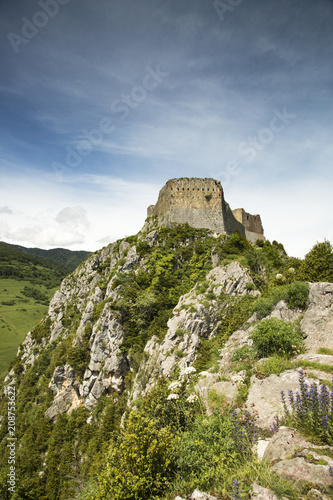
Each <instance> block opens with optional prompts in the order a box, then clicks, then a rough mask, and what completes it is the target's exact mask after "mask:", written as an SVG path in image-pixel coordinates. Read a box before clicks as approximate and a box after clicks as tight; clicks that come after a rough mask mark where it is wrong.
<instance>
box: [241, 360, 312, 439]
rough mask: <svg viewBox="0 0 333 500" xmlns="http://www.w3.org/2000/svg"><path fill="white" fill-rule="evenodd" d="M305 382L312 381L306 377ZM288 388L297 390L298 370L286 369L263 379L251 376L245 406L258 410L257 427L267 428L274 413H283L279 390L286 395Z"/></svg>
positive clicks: (271, 421) (279, 414) (272, 419)
mask: <svg viewBox="0 0 333 500" xmlns="http://www.w3.org/2000/svg"><path fill="white" fill-rule="evenodd" d="M306 382H307V383H308V384H309V385H311V383H312V381H311V380H309V379H306ZM290 389H291V390H292V391H294V392H295V391H298V390H299V371H298V370H287V371H285V372H283V373H281V374H280V375H274V374H272V375H269V376H268V377H266V378H265V379H263V380H260V379H258V378H257V377H256V376H255V375H253V376H252V377H251V385H250V389H249V394H248V397H247V400H246V406H247V407H248V409H255V410H257V411H258V425H259V427H262V428H265V429H267V428H269V427H270V426H271V425H272V424H273V422H274V419H275V416H276V415H277V416H279V417H282V416H283V415H284V410H283V405H282V401H281V391H284V392H285V395H287V394H288V390H290ZM286 399H288V398H287V397H286Z"/></svg>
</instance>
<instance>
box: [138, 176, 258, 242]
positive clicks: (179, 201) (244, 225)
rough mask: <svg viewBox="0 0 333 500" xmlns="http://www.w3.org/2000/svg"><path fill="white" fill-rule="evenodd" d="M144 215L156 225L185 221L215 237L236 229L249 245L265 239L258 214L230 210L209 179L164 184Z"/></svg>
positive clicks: (182, 180) (220, 190) (219, 185)
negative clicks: (155, 200) (155, 219)
mask: <svg viewBox="0 0 333 500" xmlns="http://www.w3.org/2000/svg"><path fill="white" fill-rule="evenodd" d="M147 216H148V217H153V216H156V217H157V218H158V222H159V225H165V226H169V225H170V224H171V223H173V222H176V223H178V224H184V223H186V222H187V223H188V224H189V225H190V226H192V227H196V228H205V229H210V230H211V231H213V232H214V233H217V234H232V233H233V232H234V231H235V230H236V229H238V231H239V232H240V233H241V234H243V235H244V236H245V237H246V238H247V239H248V240H249V241H251V242H255V241H256V240H257V239H262V240H264V239H265V238H264V230H263V227H262V224H261V219H260V215H251V214H249V213H247V212H245V210H244V209H243V208H238V209H236V210H231V209H230V207H229V205H228V203H227V202H226V201H225V199H224V195H223V189H222V186H221V183H220V182H219V181H217V180H215V179H211V178H210V179H198V178H187V177H183V178H180V179H171V180H169V181H167V183H166V184H165V185H164V186H163V188H162V189H161V191H160V193H159V196H158V200H157V203H156V205H150V206H149V207H148V210H147Z"/></svg>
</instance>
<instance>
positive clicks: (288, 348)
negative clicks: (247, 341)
mask: <svg viewBox="0 0 333 500" xmlns="http://www.w3.org/2000/svg"><path fill="white" fill-rule="evenodd" d="M250 338H252V339H253V342H254V346H255V348H256V349H257V353H258V356H259V357H260V358H264V357H267V356H271V355H272V354H279V353H281V354H282V353H283V354H287V355H292V354H294V353H295V352H297V351H302V350H303V348H304V341H303V338H304V334H303V332H302V331H301V330H300V328H299V327H297V326H295V325H294V324H293V323H288V322H285V321H282V320H279V319H276V318H271V319H266V320H263V321H261V322H260V323H259V324H258V326H257V327H256V329H255V330H254V331H253V332H252V334H251V336H250Z"/></svg>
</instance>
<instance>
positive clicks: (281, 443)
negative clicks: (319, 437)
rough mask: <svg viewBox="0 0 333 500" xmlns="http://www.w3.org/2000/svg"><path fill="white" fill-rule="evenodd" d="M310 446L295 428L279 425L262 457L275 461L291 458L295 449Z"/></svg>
mask: <svg viewBox="0 0 333 500" xmlns="http://www.w3.org/2000/svg"><path fill="white" fill-rule="evenodd" d="M309 446H311V443H309V442H308V441H306V440H305V439H304V438H303V437H302V436H301V434H300V433H299V432H298V431H297V430H296V429H291V428H289V427H284V426H283V427H280V428H279V430H278V432H277V433H276V434H274V435H273V437H272V438H271V440H270V441H269V443H268V445H267V448H266V450H265V453H264V455H263V459H264V460H266V461H268V462H271V463H272V462H273V463H274V462H276V461H279V460H285V459H288V458H291V457H292V456H293V455H294V454H295V452H296V451H299V450H302V449H305V448H307V447H309Z"/></svg>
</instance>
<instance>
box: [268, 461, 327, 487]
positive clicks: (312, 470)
mask: <svg viewBox="0 0 333 500" xmlns="http://www.w3.org/2000/svg"><path fill="white" fill-rule="evenodd" d="M272 470H273V471H274V472H276V473H277V474H279V476H282V477H284V478H286V479H290V480H291V481H293V482H295V483H297V484H298V485H299V486H301V487H302V486H306V485H308V484H309V483H310V484H311V485H312V486H314V487H315V488H316V489H319V490H320V491H324V492H329V490H330V488H331V485H332V478H331V476H330V474H329V472H328V467H327V465H316V464H312V463H309V462H307V461H306V459H305V458H303V457H296V458H291V459H290V460H282V461H281V462H278V463H277V464H275V465H273V467H272Z"/></svg>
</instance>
